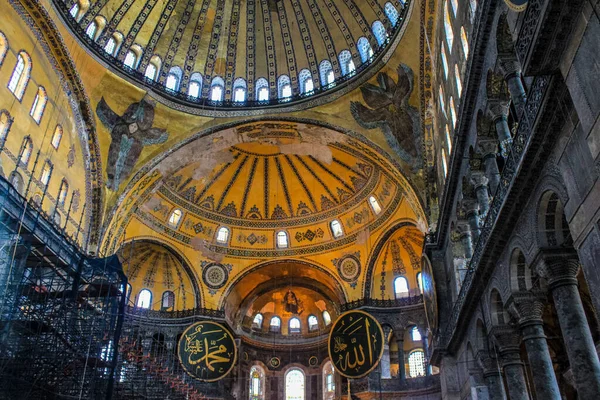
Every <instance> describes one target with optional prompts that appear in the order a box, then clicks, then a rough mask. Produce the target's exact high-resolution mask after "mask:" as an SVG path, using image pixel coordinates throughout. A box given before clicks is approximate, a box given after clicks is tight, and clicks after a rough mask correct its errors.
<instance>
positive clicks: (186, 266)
mask: <svg viewBox="0 0 600 400" xmlns="http://www.w3.org/2000/svg"><path fill="white" fill-rule="evenodd" d="M142 242H147V243H152V244H155V245H157V246H161V247H163V248H165V249H166V250H167V251H168V252H169V253H171V254H172V255H173V256H174V257H175V258H176V259H177V261H179V262H180V263H181V266H182V267H183V270H184V271H185V273H186V274H188V276H189V277H190V281H191V282H192V288H193V289H194V303H195V304H196V307H197V308H200V307H202V296H201V293H202V290H201V289H200V285H199V284H198V278H197V276H196V274H195V273H194V268H192V263H191V262H190V261H189V260H188V258H187V257H186V256H185V255H184V254H183V253H181V252H180V251H179V250H178V249H177V248H176V247H174V246H172V245H171V244H169V243H167V242H164V241H162V240H159V239H156V238H155V237H140V236H138V237H135V238H133V239H128V240H127V241H124V242H123V243H122V244H121V246H120V247H119V250H117V252H119V251H120V250H123V251H125V252H126V251H127V246H128V245H129V244H135V243H142Z"/></svg>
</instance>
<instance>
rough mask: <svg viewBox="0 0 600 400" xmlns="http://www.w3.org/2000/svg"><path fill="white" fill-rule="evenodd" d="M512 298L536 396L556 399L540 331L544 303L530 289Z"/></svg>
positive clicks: (556, 395) (558, 392) (553, 377)
mask: <svg viewBox="0 0 600 400" xmlns="http://www.w3.org/2000/svg"><path fill="white" fill-rule="evenodd" d="M513 298H514V299H515V304H516V306H517V309H518V310H519V317H520V318H519V327H520V328H521V335H522V336H523V342H524V343H525V348H526V349H527V358H528V359H529V365H530V367H531V370H532V371H533V374H532V377H533V386H534V387H535V394H536V396H537V398H538V399H544V400H560V399H561V396H560V390H559V388H558V383H557V381H556V375H555V374H554V367H553V365H552V358H551V357H550V351H549V350H548V342H547V341H546V335H545V334H544V326H543V321H542V314H543V310H544V304H543V303H542V302H541V301H540V300H539V299H538V298H536V297H535V296H533V295H532V294H531V293H515V294H514V295H513Z"/></svg>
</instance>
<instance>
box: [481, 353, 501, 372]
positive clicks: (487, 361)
mask: <svg viewBox="0 0 600 400" xmlns="http://www.w3.org/2000/svg"><path fill="white" fill-rule="evenodd" d="M479 363H480V364H481V368H482V369H483V376H484V377H488V376H498V375H500V374H501V372H500V365H499V364H498V360H497V359H495V358H490V357H487V356H486V357H482V358H481V359H480V360H479Z"/></svg>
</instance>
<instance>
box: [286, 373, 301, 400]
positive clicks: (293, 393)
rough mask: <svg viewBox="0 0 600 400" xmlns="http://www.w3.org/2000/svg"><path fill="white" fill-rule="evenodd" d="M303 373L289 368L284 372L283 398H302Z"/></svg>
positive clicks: (290, 399) (299, 399)
mask: <svg viewBox="0 0 600 400" xmlns="http://www.w3.org/2000/svg"><path fill="white" fill-rule="evenodd" d="M304 396H305V393H304V373H303V372H302V371H300V370H299V369H291V370H289V371H288V372H287V373H286V374H285V400H304V399H305V397H304Z"/></svg>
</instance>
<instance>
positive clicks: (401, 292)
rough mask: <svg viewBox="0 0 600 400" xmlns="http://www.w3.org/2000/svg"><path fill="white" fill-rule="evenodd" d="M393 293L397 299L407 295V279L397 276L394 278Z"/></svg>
mask: <svg viewBox="0 0 600 400" xmlns="http://www.w3.org/2000/svg"><path fill="white" fill-rule="evenodd" d="M394 295H395V296H396V298H397V299H400V298H402V297H406V296H408V280H406V278H405V277H403V276H399V277H397V278H396V279H394Z"/></svg>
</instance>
